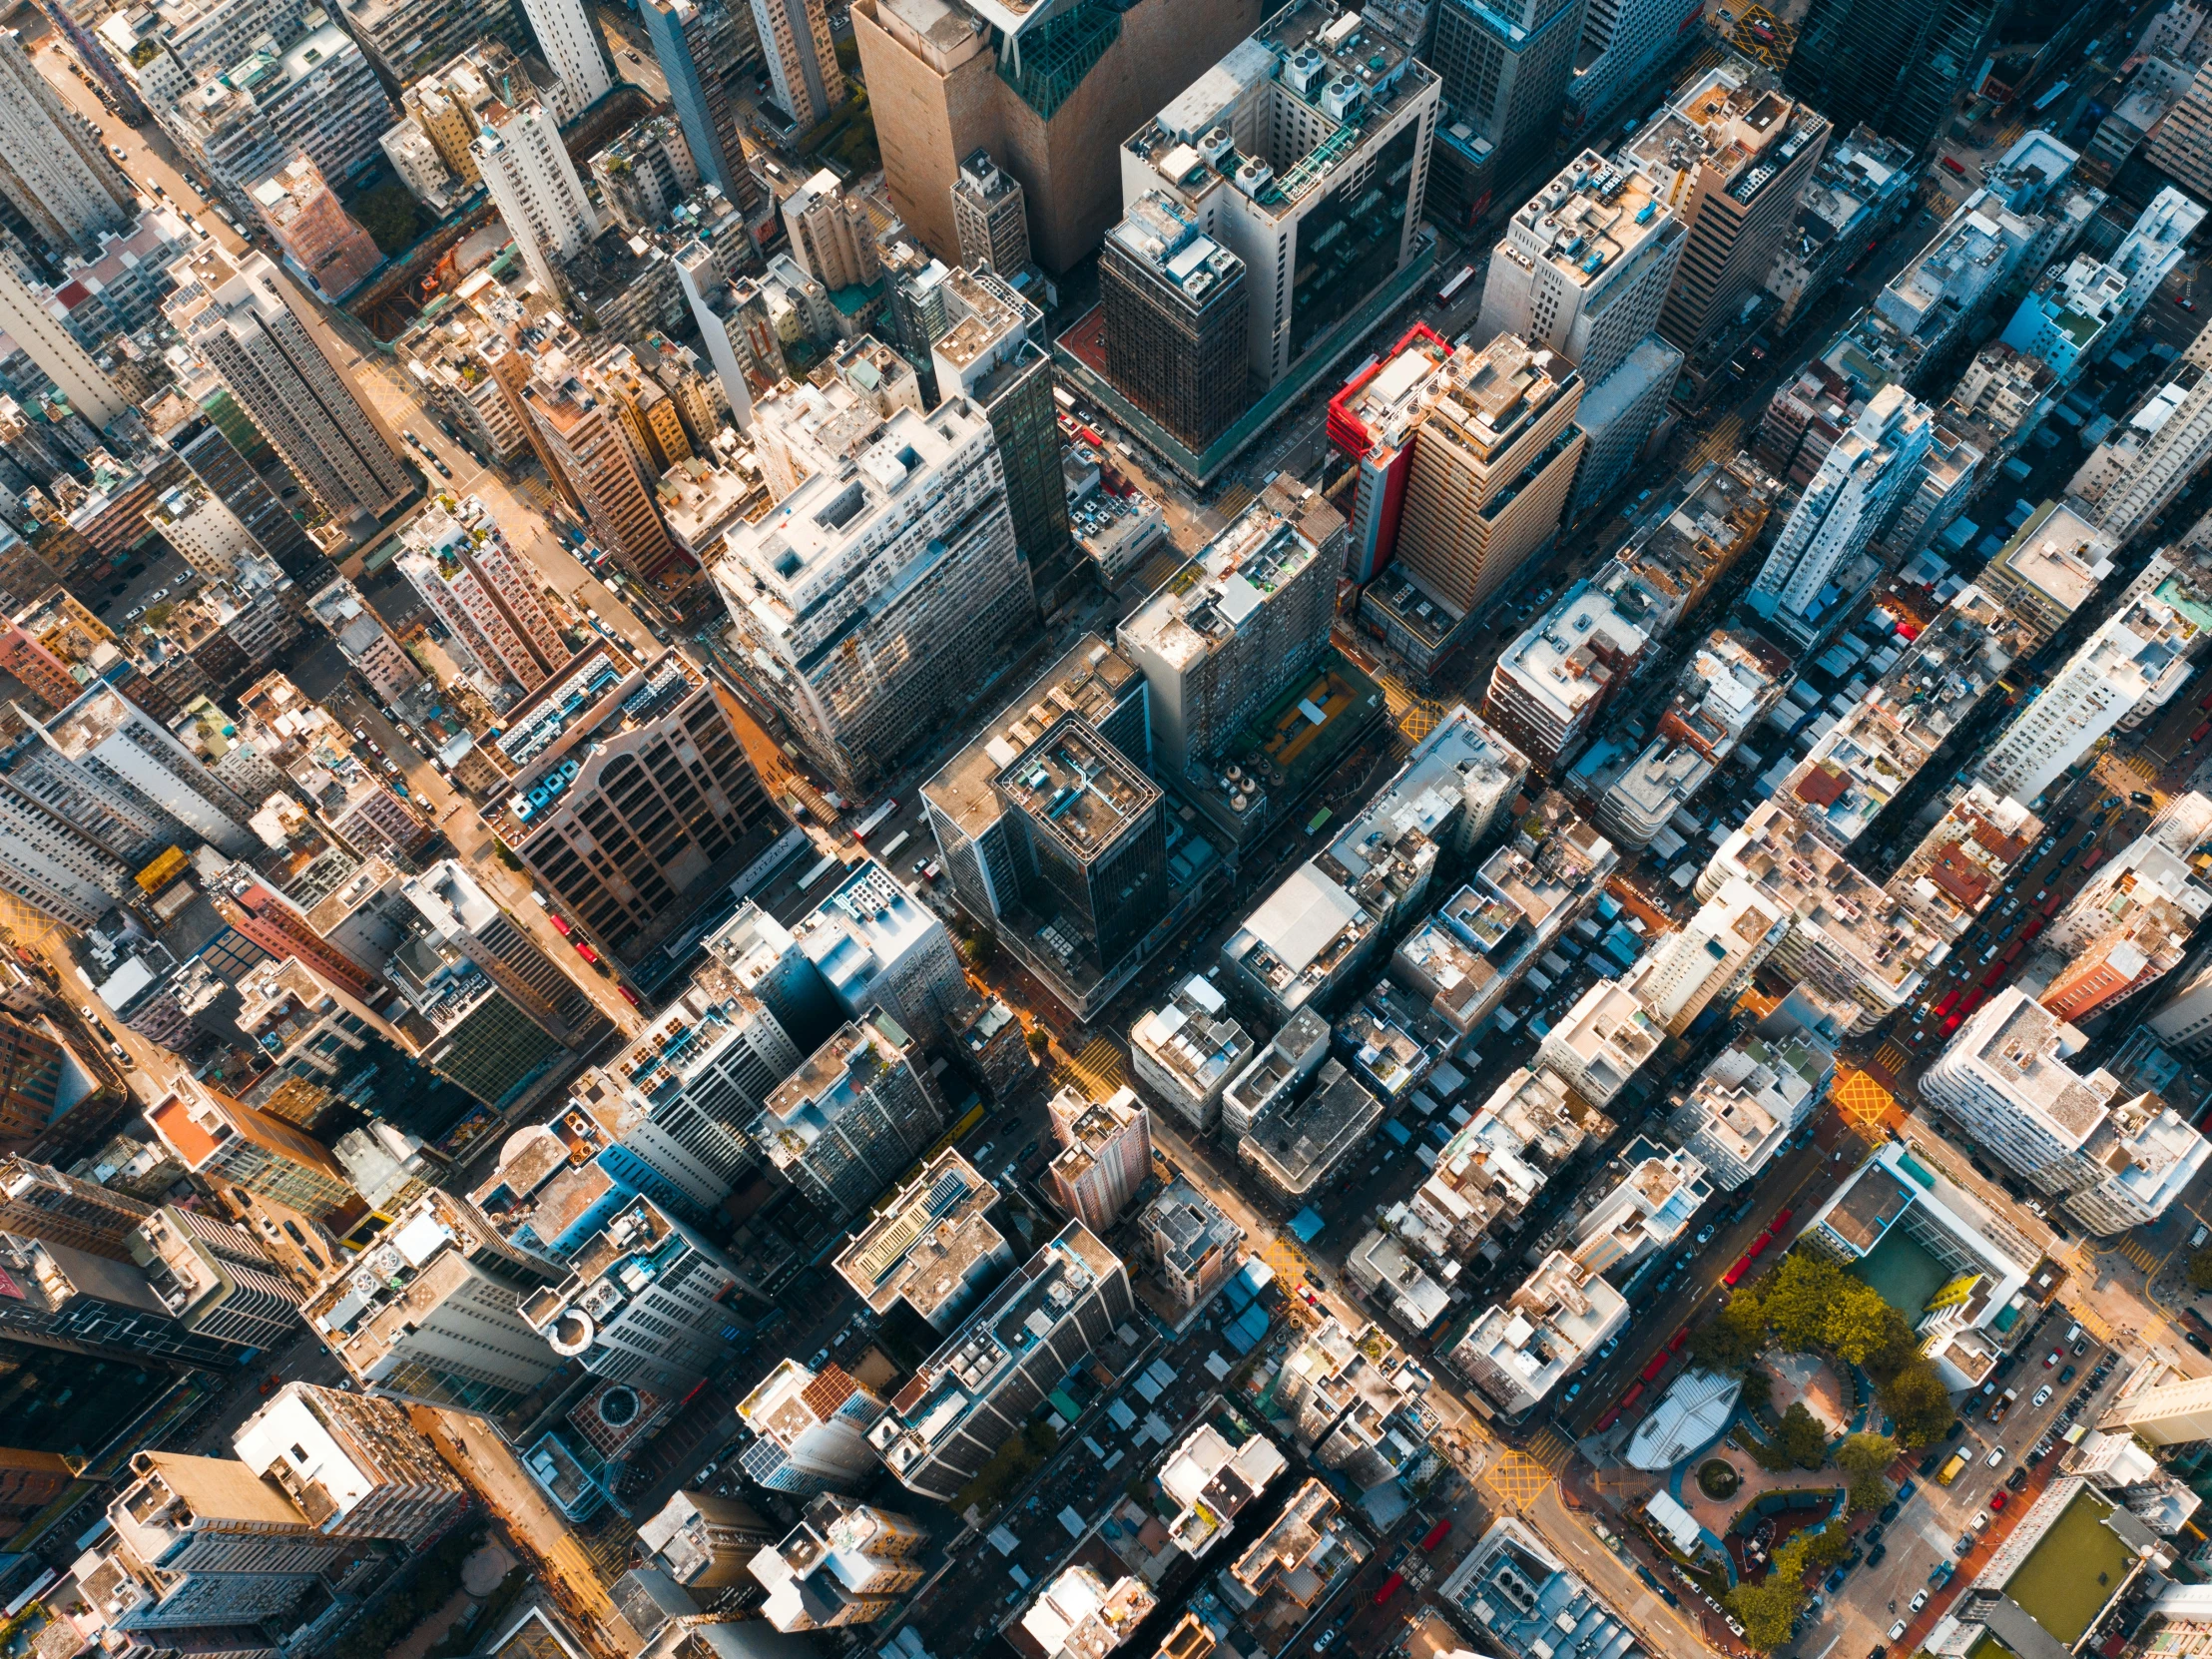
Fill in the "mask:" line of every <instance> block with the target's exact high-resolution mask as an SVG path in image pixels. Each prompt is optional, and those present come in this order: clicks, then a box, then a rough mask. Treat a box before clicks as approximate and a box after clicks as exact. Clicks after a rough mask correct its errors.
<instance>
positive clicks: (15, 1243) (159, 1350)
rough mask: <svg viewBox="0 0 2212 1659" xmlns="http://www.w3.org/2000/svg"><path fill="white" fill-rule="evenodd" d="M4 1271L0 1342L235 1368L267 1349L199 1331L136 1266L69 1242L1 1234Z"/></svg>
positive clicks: (0, 1259) (113, 1357) (77, 1353)
mask: <svg viewBox="0 0 2212 1659" xmlns="http://www.w3.org/2000/svg"><path fill="white" fill-rule="evenodd" d="M0 1273H5V1274H6V1275H7V1277H8V1281H9V1284H10V1285H11V1286H12V1287H13V1288H14V1291H15V1294H14V1295H13V1296H12V1297H9V1298H6V1299H0V1337H7V1338H13V1339H17V1340H20V1341H23V1342H28V1343H31V1344H33V1345H35V1346H37V1347H39V1348H44V1349H55V1350H60V1351H63V1352H65V1353H68V1354H72V1355H75V1356H79V1357H80V1358H79V1359H78V1360H77V1361H76V1362H75V1365H76V1369H78V1370H79V1371H84V1370H87V1369H89V1368H87V1367H85V1366H84V1364H83V1361H84V1359H86V1358H90V1359H96V1360H104V1361H117V1360H121V1361H126V1362H128V1361H133V1360H140V1359H150V1360H156V1361H161V1362H167V1363H168V1364H170V1365H173V1366H183V1367H204V1368H209V1369H213V1370H230V1369H232V1368H234V1367H237V1366H241V1365H244V1364H246V1363H248V1362H249V1361H251V1360H252V1359H253V1358H254V1356H255V1355H256V1354H257V1353H259V1352H261V1350H260V1348H259V1346H258V1345H257V1344H255V1343H254V1342H253V1341H252V1337H253V1336H254V1335H256V1334H257V1333H255V1332H253V1331H248V1332H247V1333H246V1336H247V1340H245V1341H239V1340H236V1339H234V1338H233V1337H232V1336H230V1335H226V1334H224V1332H222V1331H221V1330H215V1331H195V1330H193V1329H191V1328H190V1327H189V1326H187V1325H186V1324H185V1323H184V1322H183V1321H182V1320H180V1319H178V1318H177V1317H176V1316H175V1315H173V1314H172V1313H171V1312H170V1307H169V1303H168V1301H167V1300H166V1299H165V1298H164V1296H163V1295H162V1294H161V1293H160V1292H158V1291H157V1290H156V1288H155V1286H154V1284H153V1282H152V1281H151V1279H150V1278H149V1276H148V1275H147V1274H146V1273H145V1272H144V1271H143V1270H141V1269H139V1268H138V1267H137V1266H136V1265H134V1264H131V1263H118V1262H115V1261H112V1260H110V1259H109V1258H107V1257H104V1256H94V1255H92V1254H90V1253H89V1252H86V1251H81V1250H76V1249H72V1248H71V1247H70V1246H68V1245H61V1244H49V1243H48V1242H47V1241H45V1240H43V1239H39V1238H35V1237H27V1236H24V1235H21V1234H16V1233H7V1232H0Z"/></svg>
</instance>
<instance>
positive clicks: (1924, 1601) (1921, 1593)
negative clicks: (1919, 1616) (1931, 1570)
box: [1911, 1590, 1928, 1613]
mask: <svg viewBox="0 0 2212 1659" xmlns="http://www.w3.org/2000/svg"><path fill="white" fill-rule="evenodd" d="M1927 1605H1928V1592H1927V1591H1926V1590H1915V1591H1914V1592H1913V1600H1912V1603H1911V1606H1912V1610H1913V1611H1914V1612H1916V1613H1918V1612H1919V1611H1920V1610H1921V1609H1922V1608H1923V1607H1926V1606H1927Z"/></svg>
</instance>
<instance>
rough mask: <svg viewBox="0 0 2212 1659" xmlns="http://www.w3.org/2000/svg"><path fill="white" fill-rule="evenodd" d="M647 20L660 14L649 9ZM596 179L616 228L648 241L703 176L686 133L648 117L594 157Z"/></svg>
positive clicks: (667, 119)
mask: <svg viewBox="0 0 2212 1659" xmlns="http://www.w3.org/2000/svg"><path fill="white" fill-rule="evenodd" d="M646 15H647V16H648V17H652V16H655V15H657V14H656V13H655V11H654V10H653V9H652V8H651V7H648V8H647V12H646ZM591 178H592V183H593V184H594V185H596V186H598V187H599V197H600V201H601V203H602V204H603V205H604V206H605V208H606V210H607V212H608V214H609V215H611V216H612V217H613V219H614V221H615V223H616V224H617V225H620V226H621V227H622V228H623V229H624V230H625V231H628V232H630V233H631V234H632V235H633V236H646V235H649V234H650V233H652V232H654V231H658V230H660V229H661V228H662V227H663V226H664V225H666V224H667V223H668V219H669V215H670V214H671V213H673V212H674V211H675V210H676V208H677V206H678V205H679V204H681V203H682V202H684V201H686V200H687V199H688V198H689V197H690V196H691V195H692V193H693V192H694V191H696V190H698V189H699V178H700V174H699V169H698V167H697V166H696V165H695V164H694V163H693V161H692V152H691V147H690V145H689V144H688V143H687V142H686V136H685V133H684V130H683V128H682V127H681V126H679V125H678V123H677V122H676V121H675V120H674V119H672V118H671V117H669V116H665V115H649V116H647V117H646V118H645V119H644V120H643V121H641V122H639V123H637V125H635V126H634V127H629V128H626V129H624V131H623V132H622V133H621V134H620V135H619V136H618V137H617V138H616V139H615V141H614V142H613V143H612V144H610V145H608V146H607V148H606V149H604V150H602V151H600V152H599V154H598V155H596V156H594V157H592V159H591ZM717 183H718V184H719V183H720V181H719V180H718V181H717Z"/></svg>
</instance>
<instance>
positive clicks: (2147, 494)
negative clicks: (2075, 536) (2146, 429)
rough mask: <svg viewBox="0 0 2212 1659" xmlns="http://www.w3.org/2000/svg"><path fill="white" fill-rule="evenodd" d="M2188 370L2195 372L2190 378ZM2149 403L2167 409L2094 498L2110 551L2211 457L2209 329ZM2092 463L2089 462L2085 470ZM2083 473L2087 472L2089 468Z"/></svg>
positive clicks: (2184, 354) (2199, 333) (2211, 339)
mask: <svg viewBox="0 0 2212 1659" xmlns="http://www.w3.org/2000/svg"><path fill="white" fill-rule="evenodd" d="M2190 370H2194V371H2195V373H2194V374H2193V375H2192V374H2191V373H2189V371H2190ZM2177 391H2178V396H2177V395H2176V392H2177ZM2152 398H2154V399H2155V400H2156V401H2157V402H2159V403H2163V404H2166V405H2168V407H2167V408H2165V409H2164V410H2163V411H2161V412H2160V413H2159V415H2158V416H2157V417H2156V422H2157V423H2156V425H2155V426H2154V427H2153V429H2152V430H2151V431H2150V433H2149V435H2148V436H2147V437H2144V438H2143V439H2142V440H2141V442H2140V443H2139V444H2138V445H2136V446H2135V447H2134V448H2133V449H2132V450H2131V451H2130V452H2128V453H2127V454H2126V458H2125V459H2124V461H2122V463H2121V464H2120V466H2119V468H2118V473H2117V476H2115V477H2114V478H2112V479H2111V481H2110V482H2109V483H2106V484H2105V485H2104V487H2103V490H2102V492H2101V493H2100V494H2099V495H2098V496H2097V498H2096V502H2095V514H2094V516H2095V518H2096V521H2097V526H2098V528H2099V529H2101V530H2103V532H2104V533H2105V535H2106V536H2108V537H2109V538H2110V539H2111V541H2112V543H2113V544H2114V545H2115V546H2117V545H2119V544H2120V543H2123V542H2125V541H2128V540H2129V539H2130V538H2132V537H2133V536H2134V535H2135V534H2136V532H2138V531H2139V530H2141V529H2142V527H2143V526H2144V525H2146V524H2148V523H2149V522H2150V521H2151V520H2152V519H2154V518H2156V517H2157V516H2158V515H2159V514H2160V513H2161V512H2163V511H2165V509H2166V506H2167V504H2168V503H2169V502H2171V501H2172V500H2173V498H2174V497H2175V496H2176V495H2178V494H2179V493H2180V492H2181V488H2182V486H2183V485H2184V484H2186V483H2187V482H2188V481H2189V480H2190V479H2191V478H2193V477H2195V476H2196V473H2197V469H2198V468H2199V467H2201V466H2202V465H2203V464H2204V461H2205V458H2206V457H2207V456H2208V455H2212V327H2205V328H2201V329H2199V330H2198V331H2197V337H2196V338H2195V339H2193V340H2191V341H2190V342H2189V348H2188V349H2187V350H2186V351H2184V352H2182V354H2181V360H2180V362H2178V363H2176V364H2175V365H2174V371H2173V373H2172V375H2171V377H2170V378H2169V379H2167V381H2166V382H2165V385H2164V387H2162V388H2161V389H2160V390H2159V391H2158V392H2154V393H2153V394H2152ZM2147 401H2148V400H2146V402H2147ZM2137 418H2138V419H2140V418H2141V417H2140V416H2138V417H2137ZM2143 424H2145V425H2149V424H2150V422H2149V421H2147V420H2146V421H2144V422H2143ZM2098 453H2099V454H2100V455H2101V454H2102V453H2103V446H2099V451H2098ZM2094 463H2095V457H2092V459H2091V462H2090V465H2094ZM2082 470H2083V471H2084V472H2086V471H2088V470H2089V467H2088V466H2084V467H2083V469H2082ZM2077 478H2078V475H2077ZM2078 487H2079V486H2078V484H2077V485H2076V489H2077V491H2078Z"/></svg>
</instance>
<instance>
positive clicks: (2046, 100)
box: [2027, 81, 2066, 115]
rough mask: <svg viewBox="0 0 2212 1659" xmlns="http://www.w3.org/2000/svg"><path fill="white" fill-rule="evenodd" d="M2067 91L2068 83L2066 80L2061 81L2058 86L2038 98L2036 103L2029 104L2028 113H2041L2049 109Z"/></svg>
mask: <svg viewBox="0 0 2212 1659" xmlns="http://www.w3.org/2000/svg"><path fill="white" fill-rule="evenodd" d="M2065 93H2066V83H2065V82H2064V81H2060V82H2059V83H2058V84H2057V85H2056V86H2054V87H2052V88H2051V89H2050V91H2048V92H2046V93H2044V94H2043V96H2042V97H2040V98H2038V99H2036V100H2035V102H2034V103H2032V104H2030V105H2028V107H2027V113H2028V114H2029V115H2041V114H2042V113H2043V112H2044V111H2045V110H2047V109H2049V108H2050V107H2051V105H2053V104H2055V103H2057V102H2058V100H2059V99H2060V98H2062V97H2064V96H2065Z"/></svg>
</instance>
